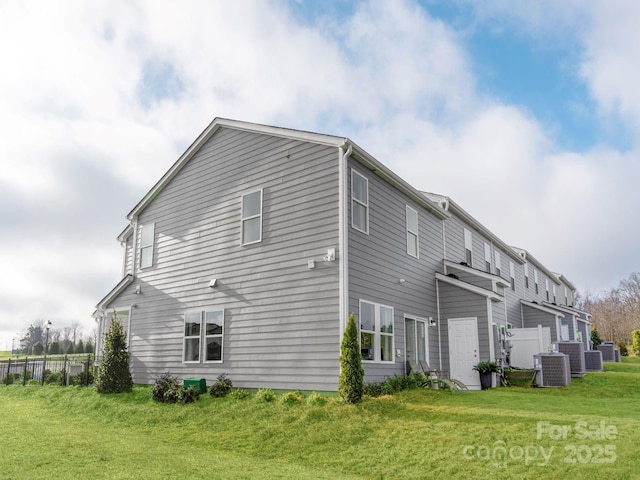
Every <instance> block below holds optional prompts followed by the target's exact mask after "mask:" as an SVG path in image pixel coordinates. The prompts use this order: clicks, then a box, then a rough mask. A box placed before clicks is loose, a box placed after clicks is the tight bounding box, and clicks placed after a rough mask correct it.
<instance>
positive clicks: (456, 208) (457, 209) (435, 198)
mask: <svg viewBox="0 0 640 480" xmlns="http://www.w3.org/2000/svg"><path fill="white" fill-rule="evenodd" d="M421 193H422V195H423V196H425V197H426V198H428V199H429V200H431V201H432V202H438V203H440V202H442V201H446V202H447V203H448V206H449V211H450V212H453V213H455V214H456V215H457V216H459V217H460V218H461V219H462V220H463V221H464V222H466V223H467V224H468V225H469V226H470V227H472V228H474V229H475V230H477V231H478V232H480V233H482V234H483V235H484V236H485V237H487V238H488V239H490V240H491V241H492V242H493V244H494V246H497V247H499V248H500V249H501V250H502V251H503V252H504V253H505V255H508V256H509V257H510V258H511V259H513V260H515V261H516V262H518V264H520V265H522V264H523V263H524V260H523V259H522V257H521V256H519V255H518V254H517V253H516V252H514V251H513V249H512V248H511V247H510V246H509V245H507V244H506V243H504V242H503V241H502V240H501V239H500V237H498V236H496V235H495V234H494V233H493V232H492V231H491V230H489V229H488V228H487V227H485V226H484V225H483V224H481V223H480V222H479V221H478V220H476V219H475V218H473V217H472V216H471V215H470V214H469V213H468V212H467V211H466V210H465V209H463V208H462V207H461V206H460V205H458V204H457V203H456V202H454V201H453V200H452V199H451V197H446V196H443V195H438V194H436V193H429V192H421Z"/></svg>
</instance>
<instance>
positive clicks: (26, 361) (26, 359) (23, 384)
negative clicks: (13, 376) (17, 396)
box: [22, 355, 29, 387]
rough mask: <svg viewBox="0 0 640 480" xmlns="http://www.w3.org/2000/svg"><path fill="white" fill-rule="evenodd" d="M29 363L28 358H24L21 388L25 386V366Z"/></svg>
mask: <svg viewBox="0 0 640 480" xmlns="http://www.w3.org/2000/svg"><path fill="white" fill-rule="evenodd" d="M28 363H29V357H27V356H26V355H25V357H24V368H23V369H22V386H23V387H24V386H25V385H26V384H27V364H28Z"/></svg>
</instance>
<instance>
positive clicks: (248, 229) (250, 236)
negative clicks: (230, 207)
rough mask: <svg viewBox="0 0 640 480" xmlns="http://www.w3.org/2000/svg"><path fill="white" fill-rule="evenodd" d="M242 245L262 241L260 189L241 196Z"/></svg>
mask: <svg viewBox="0 0 640 480" xmlns="http://www.w3.org/2000/svg"><path fill="white" fill-rule="evenodd" d="M241 217H242V245H248V244H250V243H257V242H261V241H262V189H260V190H256V191H255V192H250V193H245V194H244V195H242V213H241Z"/></svg>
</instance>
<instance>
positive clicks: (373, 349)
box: [360, 300, 395, 363]
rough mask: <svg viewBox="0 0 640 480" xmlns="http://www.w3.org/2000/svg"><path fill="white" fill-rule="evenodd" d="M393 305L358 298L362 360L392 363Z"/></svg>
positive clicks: (393, 359)
mask: <svg viewBox="0 0 640 480" xmlns="http://www.w3.org/2000/svg"><path fill="white" fill-rule="evenodd" d="M393 348H394V335H393V307H388V306H386V305H380V304H377V303H372V302H367V301H364V300H360V351H361V352H362V360H363V361H364V362H377V363H393V362H394V361H395V357H394V355H393Z"/></svg>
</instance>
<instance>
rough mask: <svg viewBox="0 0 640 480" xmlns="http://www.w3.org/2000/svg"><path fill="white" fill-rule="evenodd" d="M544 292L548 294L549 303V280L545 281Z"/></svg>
mask: <svg viewBox="0 0 640 480" xmlns="http://www.w3.org/2000/svg"><path fill="white" fill-rule="evenodd" d="M544 290H545V292H546V297H547V302H548V301H549V279H548V278H545V279H544Z"/></svg>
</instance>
